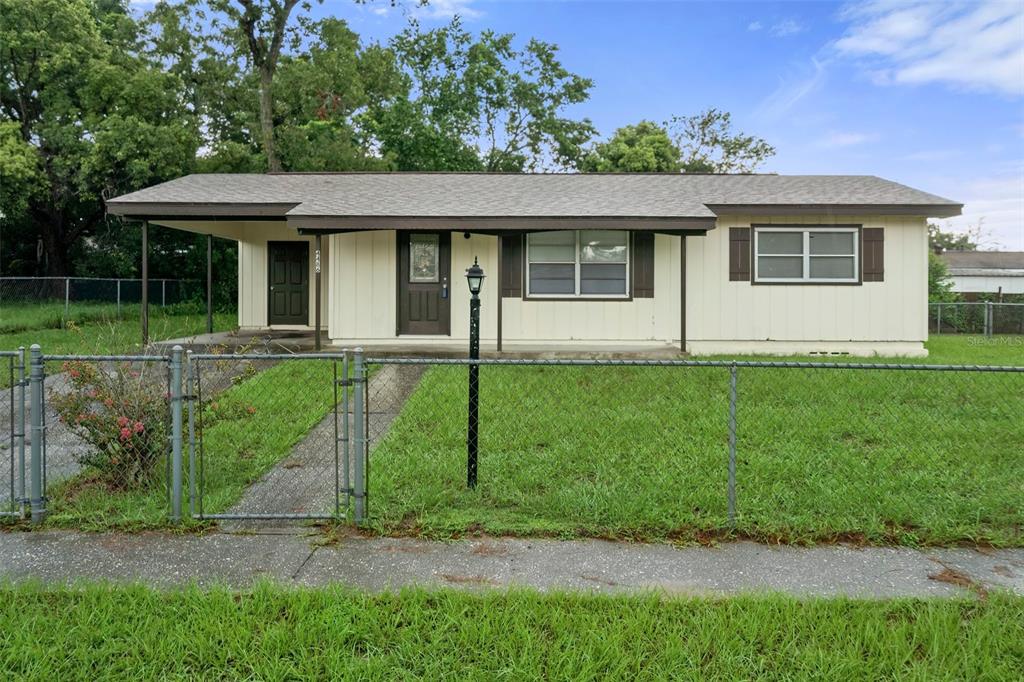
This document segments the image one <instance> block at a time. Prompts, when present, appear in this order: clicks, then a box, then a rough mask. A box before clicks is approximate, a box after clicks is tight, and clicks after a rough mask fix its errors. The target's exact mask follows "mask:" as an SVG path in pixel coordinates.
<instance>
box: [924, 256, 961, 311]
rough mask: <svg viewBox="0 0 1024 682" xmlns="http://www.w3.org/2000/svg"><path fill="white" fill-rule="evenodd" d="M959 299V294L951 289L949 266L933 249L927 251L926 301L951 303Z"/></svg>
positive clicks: (951, 281)
mask: <svg viewBox="0 0 1024 682" xmlns="http://www.w3.org/2000/svg"><path fill="white" fill-rule="evenodd" d="M958 300H960V294H958V293H956V292H955V291H953V280H951V279H950V278H949V267H948V266H947V265H946V261H944V260H942V257H941V256H938V255H937V254H936V253H935V252H934V251H929V252H928V301H929V302H931V303H951V302H953V301H958Z"/></svg>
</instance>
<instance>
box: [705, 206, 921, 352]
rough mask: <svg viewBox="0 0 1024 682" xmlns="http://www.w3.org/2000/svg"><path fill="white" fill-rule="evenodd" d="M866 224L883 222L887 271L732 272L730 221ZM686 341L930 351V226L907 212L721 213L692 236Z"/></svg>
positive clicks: (726, 346)
mask: <svg viewBox="0 0 1024 682" xmlns="http://www.w3.org/2000/svg"><path fill="white" fill-rule="evenodd" d="M761 224H772V225H809V226H811V225H837V224H838V225H851V224H852V225H862V226H863V227H881V228H883V229H884V240H885V242H884V243H885V248H884V258H885V262H884V269H885V276H884V281H881V282H864V283H863V284H860V285H842V284H820V285H818V284H800V285H764V284H762V285H758V284H751V283H750V282H731V281H729V228H730V227H750V226H751V225H761ZM686 251H687V252H686V256H687V257H686V265H687V288H686V289H687V297H686V307H687V337H688V338H687V346H688V350H689V351H690V352H691V353H693V354H695V355H709V354H716V353H775V354H787V355H788V354H793V353H801V354H802V353H819V352H821V353H850V354H852V355H876V354H877V355H891V356H918V357H920V356H924V355H926V354H927V352H926V351H925V349H924V341H925V340H927V338H928V327H927V315H928V231H927V229H926V222H925V219H924V218H917V217H907V216H836V217H822V216H817V217H807V216H770V217H765V216H722V217H720V218H719V219H718V226H717V228H716V229H715V230H713V231H711V232H709V233H708V235H707V237H704V238H690V239H687V240H686Z"/></svg>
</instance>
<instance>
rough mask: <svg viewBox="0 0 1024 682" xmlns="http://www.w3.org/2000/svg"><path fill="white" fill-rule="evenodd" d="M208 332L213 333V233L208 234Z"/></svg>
mask: <svg viewBox="0 0 1024 682" xmlns="http://www.w3.org/2000/svg"><path fill="white" fill-rule="evenodd" d="M206 333H207V334H212V333H213V235H212V234H208V235H206Z"/></svg>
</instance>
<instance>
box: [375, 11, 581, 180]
mask: <svg viewBox="0 0 1024 682" xmlns="http://www.w3.org/2000/svg"><path fill="white" fill-rule="evenodd" d="M514 39H515V36H514V35H512V34H499V33H495V32H493V31H483V32H482V33H481V34H480V36H479V37H478V38H474V37H473V36H472V35H471V34H470V33H469V32H467V31H466V30H465V29H464V28H463V27H462V24H461V23H460V21H459V19H458V18H457V17H456V18H455V19H454V20H453V21H452V22H451V23H450V24H449V25H447V26H444V27H441V28H438V29H435V30H431V31H423V30H421V29H420V27H419V26H418V25H417V24H415V23H413V25H412V26H410V27H409V28H408V29H406V30H405V31H403V32H402V33H401V34H399V35H398V36H396V37H395V38H394V39H393V40H392V41H391V48H392V49H393V50H394V52H395V54H396V56H397V59H398V63H399V65H400V66H401V67H402V69H403V71H404V74H405V81H406V87H407V90H408V92H409V93H410V94H409V96H408V97H407V98H405V99H404V100H400V101H398V102H396V103H394V104H393V105H391V106H387V107H375V108H372V110H371V111H370V112H369V113H368V115H367V117H366V119H365V120H366V122H367V125H368V128H369V130H370V132H371V133H372V134H373V136H374V137H375V138H376V140H377V141H378V142H379V145H380V149H381V151H382V153H383V154H384V156H385V158H387V159H388V160H389V161H391V162H392V163H393V164H394V165H395V167H396V168H398V169H400V170H421V169H422V170H486V171H515V172H519V171H524V170H535V169H537V168H540V167H574V166H575V165H576V164H577V163H578V162H579V160H580V158H581V157H582V156H583V147H584V145H585V144H586V143H587V142H589V141H590V139H591V138H592V137H593V135H594V132H595V131H594V127H593V125H592V124H591V123H590V121H589V120H588V119H582V120H577V119H574V118H571V117H569V116H567V115H566V113H565V110H566V109H567V108H568V107H570V106H571V105H573V104H578V103H580V102H583V101H585V100H586V99H587V98H588V97H589V93H590V89H591V87H592V85H593V83H592V82H591V81H590V80H589V79H587V78H583V77H581V76H578V75H576V74H574V73H571V72H570V71H568V70H567V69H566V68H565V67H564V66H562V64H561V62H560V61H559V60H558V48H557V47H556V46H555V45H552V44H550V43H544V42H541V41H539V40H530V41H529V42H528V43H527V44H526V46H525V47H524V48H522V49H519V48H516V47H515V46H514V44H513V41H514Z"/></svg>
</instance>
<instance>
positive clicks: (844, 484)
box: [370, 339, 1024, 545]
mask: <svg viewBox="0 0 1024 682" xmlns="http://www.w3.org/2000/svg"><path fill="white" fill-rule="evenodd" d="M956 341H958V342H959V343H955V342H947V341H946V339H941V340H940V342H939V343H938V344H936V345H937V346H939V348H936V349H935V351H936V352H934V354H933V356H932V358H931V360H932V361H933V362H957V359H956V358H961V359H965V358H968V357H973V356H972V350H971V349H970V348H968V347H967V346H966V341H967V340H966V339H957V340H956ZM982 350H983V351H984V353H985V358H986V360H985V361H987V362H995V363H999V364H1013V363H1014V362H1016V363H1017V364H1020V362H1019V361H1020V358H1019V357H1018V356H1017V355H1016V347H1014V346H984V347H982ZM961 361H962V360H961ZM466 374H467V370H466V368H465V367H450V366H449V367H434V368H431V369H430V370H428V372H427V373H426V374H425V375H424V377H423V379H422V381H421V383H420V385H419V387H418V388H417V390H416V391H415V393H414V394H413V395H412V396H411V398H410V400H409V401H408V403H407V404H406V406H405V408H404V410H403V411H402V413H401V414H400V416H399V417H398V418H397V419H396V421H395V423H394V424H393V426H392V428H391V431H390V432H389V433H388V435H387V437H386V438H385V439H384V441H383V442H382V443H381V444H380V445H379V446H378V447H377V449H376V450H375V451H374V452H373V454H372V456H371V463H372V475H371V479H370V491H371V513H372V516H373V519H374V524H375V527H376V528H377V529H378V530H379V531H381V532H385V533H398V534H426V535H430V536H448V535H458V534H462V533H465V532H476V531H484V532H489V533H516V534H552V535H560V536H575V535H583V536H598V537H613V538H639V539H681V540H687V541H690V540H701V539H703V538H706V537H707V536H708V535H711V536H717V535H723V534H728V533H726V529H727V528H728V518H727V492H726V491H727V466H728V433H729V431H728V386H729V373H728V369H725V368H705V367H672V368H666V367H494V366H484V367H482V368H481V372H480V377H481V378H480V382H481V398H480V411H481V413H480V425H481V426H480V453H481V455H480V483H479V486H478V487H477V489H476V490H472V491H470V490H468V489H467V488H466V486H465V467H466V448H465V432H466V426H465V425H466ZM1021 415H1024V374H979V373H974V374H968V373H934V372H898V373H897V372H892V371H879V370H854V369H821V370H811V369H776V368H771V369H757V368H741V369H740V370H739V374H738V408H737V419H738V436H737V491H736V494H737V510H738V516H737V524H736V534H738V535H740V536H749V537H754V538H757V539H760V540H765V541H785V542H804V541H828V540H836V539H850V540H856V541H865V542H872V543H899V544H911V545H913V544H922V543H923V544H952V543H958V542H982V543H994V544H999V545H1020V544H1022V542H1024V537H1022V529H1024V454H1022V449H1021V443H1024V418H1022V417H1021Z"/></svg>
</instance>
